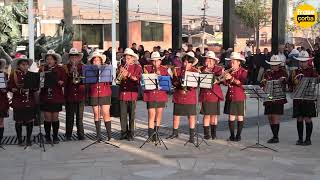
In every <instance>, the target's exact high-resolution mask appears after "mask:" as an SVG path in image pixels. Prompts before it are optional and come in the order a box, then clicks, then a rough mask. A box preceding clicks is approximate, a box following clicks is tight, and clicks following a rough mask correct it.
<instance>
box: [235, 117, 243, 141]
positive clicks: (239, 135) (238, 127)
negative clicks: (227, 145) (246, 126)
mask: <svg viewBox="0 0 320 180" xmlns="http://www.w3.org/2000/svg"><path fill="white" fill-rule="evenodd" d="M242 128H243V121H238V122H237V136H236V141H241V132H242Z"/></svg>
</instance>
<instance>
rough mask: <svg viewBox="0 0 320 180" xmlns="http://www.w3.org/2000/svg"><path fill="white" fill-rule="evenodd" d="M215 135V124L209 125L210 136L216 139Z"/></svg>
mask: <svg viewBox="0 0 320 180" xmlns="http://www.w3.org/2000/svg"><path fill="white" fill-rule="evenodd" d="M216 137H217V126H216V125H211V138H212V139H216Z"/></svg>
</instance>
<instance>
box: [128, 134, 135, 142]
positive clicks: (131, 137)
mask: <svg viewBox="0 0 320 180" xmlns="http://www.w3.org/2000/svg"><path fill="white" fill-rule="evenodd" d="M128 141H134V138H133V135H132V134H131V133H129V134H128Z"/></svg>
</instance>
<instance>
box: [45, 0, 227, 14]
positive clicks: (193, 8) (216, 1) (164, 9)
mask: <svg viewBox="0 0 320 180" xmlns="http://www.w3.org/2000/svg"><path fill="white" fill-rule="evenodd" d="M44 1H45V3H46V4H47V5H48V6H49V7H50V6H62V4H63V3H62V2H63V1H62V0H44ZM157 1H159V4H160V8H159V9H160V14H164V15H169V14H170V15H171V0H128V2H129V10H131V11H137V9H138V5H139V6H140V12H148V13H150V12H152V13H157V12H158V8H157V7H158V6H157ZM207 1H208V6H209V8H208V11H207V14H208V15H209V16H219V17H222V1H223V0H207ZM73 3H75V4H77V5H80V6H81V7H83V8H96V9H98V8H99V3H100V4H101V6H100V8H101V9H102V10H103V9H108V10H111V8H112V0H90V1H89V0H73ZM182 3H183V10H182V13H183V15H202V14H203V12H202V11H201V8H202V7H203V0H182Z"/></svg>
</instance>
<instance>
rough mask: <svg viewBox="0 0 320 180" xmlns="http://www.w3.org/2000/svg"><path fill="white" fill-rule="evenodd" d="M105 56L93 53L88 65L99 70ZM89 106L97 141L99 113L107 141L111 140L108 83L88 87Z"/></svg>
mask: <svg viewBox="0 0 320 180" xmlns="http://www.w3.org/2000/svg"><path fill="white" fill-rule="evenodd" d="M106 58H107V57H106V56H105V55H102V54H101V53H100V52H98V51H95V52H93V54H92V56H91V58H90V63H91V64H92V65H96V66H98V67H99V68H100V66H101V65H103V64H104V62H105V61H106ZM88 93H89V95H88V96H89V103H88V105H89V106H92V110H93V113H94V123H95V126H96V133H97V141H98V142H99V141H101V140H102V139H101V121H100V116H101V111H102V117H103V120H104V124H105V127H106V131H107V136H108V137H107V140H108V141H110V140H111V118H110V112H109V111H110V105H111V87H110V83H106V82H101V83H95V84H90V85H89V92H88Z"/></svg>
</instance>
